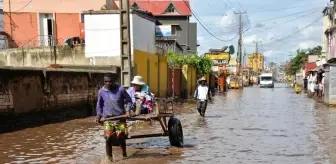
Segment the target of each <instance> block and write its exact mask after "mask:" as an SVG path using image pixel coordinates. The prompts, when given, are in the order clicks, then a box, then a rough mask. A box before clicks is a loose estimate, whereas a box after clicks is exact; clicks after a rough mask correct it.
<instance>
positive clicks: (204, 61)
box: [168, 52, 212, 75]
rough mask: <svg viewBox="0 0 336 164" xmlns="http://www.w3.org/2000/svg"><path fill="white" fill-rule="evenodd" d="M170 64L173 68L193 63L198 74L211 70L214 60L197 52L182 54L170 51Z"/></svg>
mask: <svg viewBox="0 0 336 164" xmlns="http://www.w3.org/2000/svg"><path fill="white" fill-rule="evenodd" d="M168 65H169V66H170V67H171V68H181V67H182V66H183V65H191V66H193V67H195V68H196V70H197V74H199V75H204V74H208V73H210V72H211V66H212V61H211V59H209V58H208V57H206V56H204V55H201V56H198V55H196V54H187V55H180V54H176V53H173V52H169V53H168Z"/></svg>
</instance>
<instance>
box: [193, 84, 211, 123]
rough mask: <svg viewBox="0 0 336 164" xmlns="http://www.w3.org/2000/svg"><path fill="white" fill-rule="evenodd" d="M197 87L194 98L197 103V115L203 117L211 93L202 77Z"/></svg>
mask: <svg viewBox="0 0 336 164" xmlns="http://www.w3.org/2000/svg"><path fill="white" fill-rule="evenodd" d="M199 83H200V84H199V85H198V87H197V88H196V90H195V94H194V98H195V99H196V101H197V104H196V108H197V110H198V113H199V114H200V115H201V116H202V117H204V114H205V111H206V108H207V105H208V100H211V92H210V89H209V87H208V86H207V85H206V78H205V77H202V78H200V79H199Z"/></svg>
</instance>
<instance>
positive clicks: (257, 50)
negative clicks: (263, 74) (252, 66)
mask: <svg viewBox="0 0 336 164" xmlns="http://www.w3.org/2000/svg"><path fill="white" fill-rule="evenodd" d="M253 43H255V44H256V57H257V63H256V64H257V75H258V76H259V49H258V43H261V41H254V42H253Z"/></svg>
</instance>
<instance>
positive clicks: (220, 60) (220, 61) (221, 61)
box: [204, 52, 230, 65]
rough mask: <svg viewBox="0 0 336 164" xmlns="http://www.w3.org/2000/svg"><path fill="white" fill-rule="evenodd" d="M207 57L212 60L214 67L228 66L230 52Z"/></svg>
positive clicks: (208, 54)
mask: <svg viewBox="0 0 336 164" xmlns="http://www.w3.org/2000/svg"><path fill="white" fill-rule="evenodd" d="M204 55H205V56H207V57H208V58H210V59H211V60H212V63H213V65H228V64H229V60H230V54H229V53H228V52H223V53H218V54H215V53H205V54H204Z"/></svg>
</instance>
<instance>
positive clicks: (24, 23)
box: [4, 13, 38, 47]
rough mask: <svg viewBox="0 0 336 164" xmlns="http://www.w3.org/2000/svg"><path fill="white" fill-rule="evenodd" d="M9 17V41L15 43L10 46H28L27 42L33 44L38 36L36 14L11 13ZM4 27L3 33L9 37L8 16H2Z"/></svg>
mask: <svg viewBox="0 0 336 164" xmlns="http://www.w3.org/2000/svg"><path fill="white" fill-rule="evenodd" d="M11 17H12V31H13V33H12V38H11V39H12V40H13V41H14V42H15V43H14V44H13V45H12V46H14V47H16V46H22V45H23V44H28V42H30V43H32V42H34V40H35V38H37V36H38V27H37V24H38V23H37V20H38V19H37V14H36V13H12V14H11ZM4 26H5V27H4V29H5V32H6V33H7V34H9V35H11V25H10V18H9V14H4ZM9 40H10V39H9ZM9 44H10V41H9ZM12 46H11V47H12Z"/></svg>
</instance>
